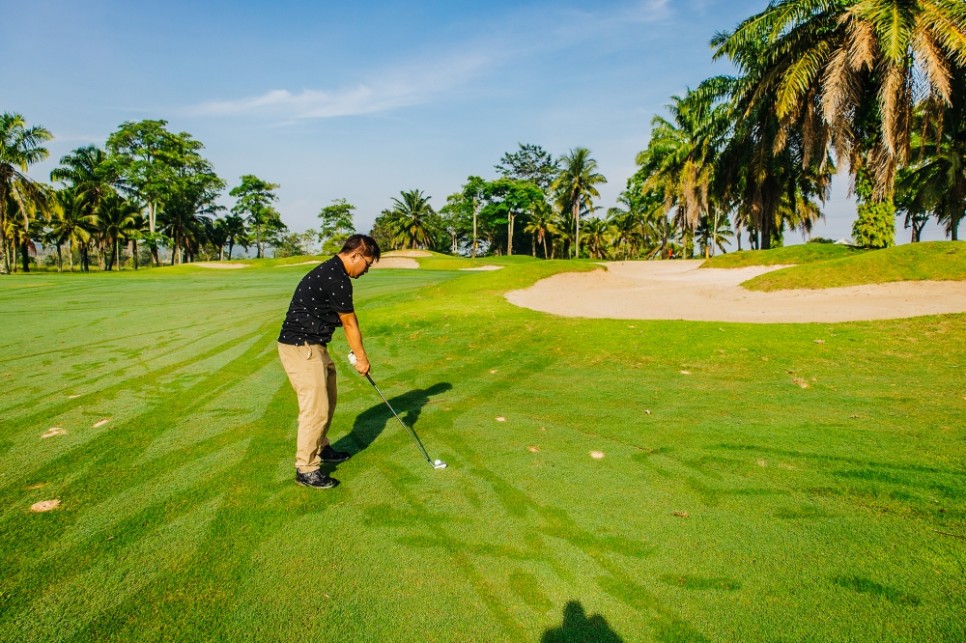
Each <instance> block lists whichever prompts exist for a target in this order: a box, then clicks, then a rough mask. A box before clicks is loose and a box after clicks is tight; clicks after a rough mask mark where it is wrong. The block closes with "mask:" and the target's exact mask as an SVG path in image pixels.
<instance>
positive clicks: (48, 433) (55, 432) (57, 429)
mask: <svg viewBox="0 0 966 643" xmlns="http://www.w3.org/2000/svg"><path fill="white" fill-rule="evenodd" d="M66 433H67V431H65V430H64V429H62V428H60V427H59V426H52V427H50V428H49V429H47V431H46V432H45V433H43V434H41V436H40V437H41V438H43V439H44V440H46V439H47V438H52V437H54V436H55V435H65V434H66Z"/></svg>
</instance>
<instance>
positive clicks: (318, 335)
mask: <svg viewBox="0 0 966 643" xmlns="http://www.w3.org/2000/svg"><path fill="white" fill-rule="evenodd" d="M354 310H355V309H354V308H353V306H352V280H351V279H350V278H349V273H347V272H346V270H345V265H344V264H343V263H342V260H341V259H340V258H339V256H338V255H334V256H333V257H332V258H331V259H329V260H328V261H326V262H324V263H321V264H319V265H318V266H316V267H315V268H313V269H312V270H311V271H309V272H308V273H307V274H306V275H305V276H304V277H302V281H300V282H299V285H298V287H297V288H296V289H295V294H294V295H292V303H291V304H289V307H288V313H286V315H285V321H284V322H282V332H281V333H279V335H278V341H279V342H280V343H282V344H293V345H296V346H298V345H301V344H305V343H309V344H323V345H324V344H328V343H329V340H331V339H332V333H333V332H334V331H335V329H336V328H337V327H339V326H341V325H342V320H341V319H339V313H351V312H354Z"/></svg>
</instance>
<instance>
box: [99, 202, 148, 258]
mask: <svg viewBox="0 0 966 643" xmlns="http://www.w3.org/2000/svg"><path fill="white" fill-rule="evenodd" d="M141 219H142V217H141V208H140V207H138V205H137V204H136V203H134V202H133V201H130V200H128V199H125V198H124V197H122V196H121V195H119V194H117V193H114V194H112V195H110V196H109V197H107V198H105V199H104V201H103V202H102V203H101V205H100V207H99V208H98V209H97V216H96V217H95V231H96V232H95V234H96V237H97V239H98V243H99V245H100V248H101V251H102V256H103V258H104V264H105V265H104V270H107V271H110V270H111V269H112V268H113V266H114V265H115V262H116V265H117V270H118V271H120V270H121V240H127V239H131V238H133V237H134V236H135V234H136V233H138V232H139V231H140V226H141ZM135 251H136V250H135Z"/></svg>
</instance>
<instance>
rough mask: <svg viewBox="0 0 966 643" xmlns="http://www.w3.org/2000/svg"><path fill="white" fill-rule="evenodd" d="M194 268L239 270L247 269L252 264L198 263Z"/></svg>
mask: <svg viewBox="0 0 966 643" xmlns="http://www.w3.org/2000/svg"><path fill="white" fill-rule="evenodd" d="M190 265H192V266H198V267H199V268H214V269H215V270H237V269H239V268H247V267H248V266H249V265H250V264H247V263H234V262H232V263H225V262H221V261H196V262H194V263H192V264H190Z"/></svg>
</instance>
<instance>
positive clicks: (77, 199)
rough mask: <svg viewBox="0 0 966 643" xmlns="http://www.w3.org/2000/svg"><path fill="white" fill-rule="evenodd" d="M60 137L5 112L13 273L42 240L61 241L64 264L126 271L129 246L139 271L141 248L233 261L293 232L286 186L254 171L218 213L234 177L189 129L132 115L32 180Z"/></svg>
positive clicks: (1, 123) (4, 201)
mask: <svg viewBox="0 0 966 643" xmlns="http://www.w3.org/2000/svg"><path fill="white" fill-rule="evenodd" d="M52 138H53V137H52V135H51V133H50V132H49V131H48V130H47V129H46V128H44V127H42V126H32V127H30V126H28V125H27V123H26V121H25V119H24V118H23V116H21V115H19V114H12V113H4V114H2V115H0V155H2V156H0V254H2V256H3V260H2V269H3V270H4V271H5V272H11V271H12V270H14V269H16V268H18V267H19V268H20V269H22V270H24V271H28V270H29V256H30V251H31V250H32V249H33V247H34V245H35V242H40V243H46V244H49V245H51V246H53V247H55V248H56V251H57V258H58V259H57V262H58V268H59V269H64V254H66V256H67V261H66V263H67V266H66V268H67V269H68V270H71V271H73V270H75V269H79V270H82V271H86V270H89V269H90V267H91V263H92V255H93V256H94V259H93V260H96V261H97V263H98V266H99V268H100V269H101V270H119V269H120V262H121V256H122V252H121V249H122V246H124V247H127V248H128V249H129V251H130V256H131V259H132V264H133V267H134V268H137V267H138V259H139V255H140V253H139V251H138V249H139V245H140V247H141V248H144V249H146V253H147V255H148V256H149V257H150V259H149V260H150V261H151V262H153V263H154V264H155V265H161V258H160V253H159V249H160V248H162V247H166V248H168V250H169V251H170V255H171V259H170V261H171V263H181V262H185V261H194V260H196V259H197V258H199V257H203V258H218V259H223V258H224V257H225V255H226V250H227V256H228V258H231V255H232V253H233V252H234V248H235V246H242V247H245V248H248V247H249V246H251V245H254V246H255V247H256V249H257V255H258V256H259V257H261V256H263V254H264V250H265V246H266V244H267V243H277V242H278V240H279V239H280V238H281V237H282V236H283V234H284V233H285V232H286V231H287V227H286V226H285V224H284V223H282V220H281V216H280V215H279V213H278V211H277V210H276V209H275V208H274V207H273V206H272V203H273V202H274V201H275V200H276V199H277V196H276V194H275V190H276V189H277V188H278V187H279V186H278V185H277V184H273V183H269V182H267V181H264V180H262V179H260V178H258V177H257V176H254V175H245V176H242V177H241V180H240V183H239V184H238V185H237V186H235V187H233V188H232V189H231V190H230V192H229V194H230V195H231V196H232V197H234V198H235V199H236V202H235V205H234V206H233V207H232V208H231V211H230V212H227V213H225V216H219V214H221V212H222V210H224V208H223V207H222V206H220V205H218V204H217V203H216V201H217V199H218V197H219V195H220V194H221V193H222V191H223V190H224V189H225V187H226V183H225V181H224V180H223V179H221V178H220V177H219V176H218V175H217V174H216V173H215V172H214V169H213V167H212V165H211V162H210V161H208V160H207V159H206V158H204V156H202V150H203V149H204V146H203V145H202V144H201V142H199V141H197V140H196V139H194V138H193V137H192V136H191V135H190V134H188V133H187V132H180V133H175V132H171V131H169V130H168V129H167V122H166V121H164V120H143V121H139V122H125V123H123V124H122V125H120V126H119V127H118V129H117V131H115V132H114V133H112V134H111V135H110V136H109V137H108V139H107V141H106V145H105V148H101V147H98V146H96V145H87V146H83V147H79V148H77V149H75V150H73V151H71V152H70V153H68V154H67V155H65V156H64V157H62V158H61V159H60V163H59V165H58V166H57V167H56V168H54V169H53V170H52V171H51V172H50V179H51V182H52V184H46V183H43V182H40V181H35V180H32V179H31V178H29V177H28V176H27V174H26V171H27V168H28V167H29V166H30V165H32V164H33V163H36V162H38V161H41V160H43V159H45V158H47V156H48V152H47V149H46V148H45V147H44V143H46V142H47V141H50V140H52ZM64 250H66V253H64V252H63V251H64ZM75 256H76V257H77V259H78V264H79V265H77V266H75V264H74V258H75ZM15 257H16V258H17V259H19V262H17V261H16V260H15V259H14V258H15ZM18 263H19V266H18Z"/></svg>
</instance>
